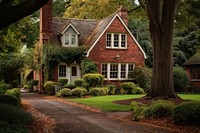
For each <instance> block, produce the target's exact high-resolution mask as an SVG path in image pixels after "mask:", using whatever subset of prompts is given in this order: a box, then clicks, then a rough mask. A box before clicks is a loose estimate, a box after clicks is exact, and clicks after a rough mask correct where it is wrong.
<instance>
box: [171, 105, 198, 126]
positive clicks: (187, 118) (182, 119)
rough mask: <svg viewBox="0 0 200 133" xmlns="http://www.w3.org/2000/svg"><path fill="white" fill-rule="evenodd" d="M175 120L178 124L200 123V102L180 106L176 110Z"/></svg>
mask: <svg viewBox="0 0 200 133" xmlns="http://www.w3.org/2000/svg"><path fill="white" fill-rule="evenodd" d="M173 119H174V121H175V122H176V123H178V124H196V125H199V123H200V102H199V101H191V102H186V103H182V104H179V105H178V106H176V107H175V108H174V113H173Z"/></svg>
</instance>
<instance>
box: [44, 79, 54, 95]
mask: <svg viewBox="0 0 200 133" xmlns="http://www.w3.org/2000/svg"><path fill="white" fill-rule="evenodd" d="M56 84H57V83H56V82H53V81H47V82H45V83H44V89H45V92H46V93H47V94H48V95H54V94H55V85H56Z"/></svg>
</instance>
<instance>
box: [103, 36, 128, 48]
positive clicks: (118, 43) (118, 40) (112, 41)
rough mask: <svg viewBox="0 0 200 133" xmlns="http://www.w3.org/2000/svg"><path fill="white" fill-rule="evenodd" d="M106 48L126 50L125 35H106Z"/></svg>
mask: <svg viewBox="0 0 200 133" xmlns="http://www.w3.org/2000/svg"><path fill="white" fill-rule="evenodd" d="M106 48H113V49H126V48H127V34H124V33H107V34H106Z"/></svg>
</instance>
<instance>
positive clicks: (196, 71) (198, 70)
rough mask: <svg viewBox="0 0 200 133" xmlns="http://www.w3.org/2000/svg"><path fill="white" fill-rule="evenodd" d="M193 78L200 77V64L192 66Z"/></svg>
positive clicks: (191, 73)
mask: <svg viewBox="0 0 200 133" xmlns="http://www.w3.org/2000/svg"><path fill="white" fill-rule="evenodd" d="M190 76H191V79H200V66H199V67H198V66H193V67H191V68H190Z"/></svg>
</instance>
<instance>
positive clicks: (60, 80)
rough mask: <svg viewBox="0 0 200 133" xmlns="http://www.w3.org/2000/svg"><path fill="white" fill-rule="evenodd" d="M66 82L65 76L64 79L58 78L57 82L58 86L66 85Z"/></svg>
mask: <svg viewBox="0 0 200 133" xmlns="http://www.w3.org/2000/svg"><path fill="white" fill-rule="evenodd" d="M67 83H68V79H67V78H66V79H59V80H58V84H59V85H60V86H64V85H67Z"/></svg>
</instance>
